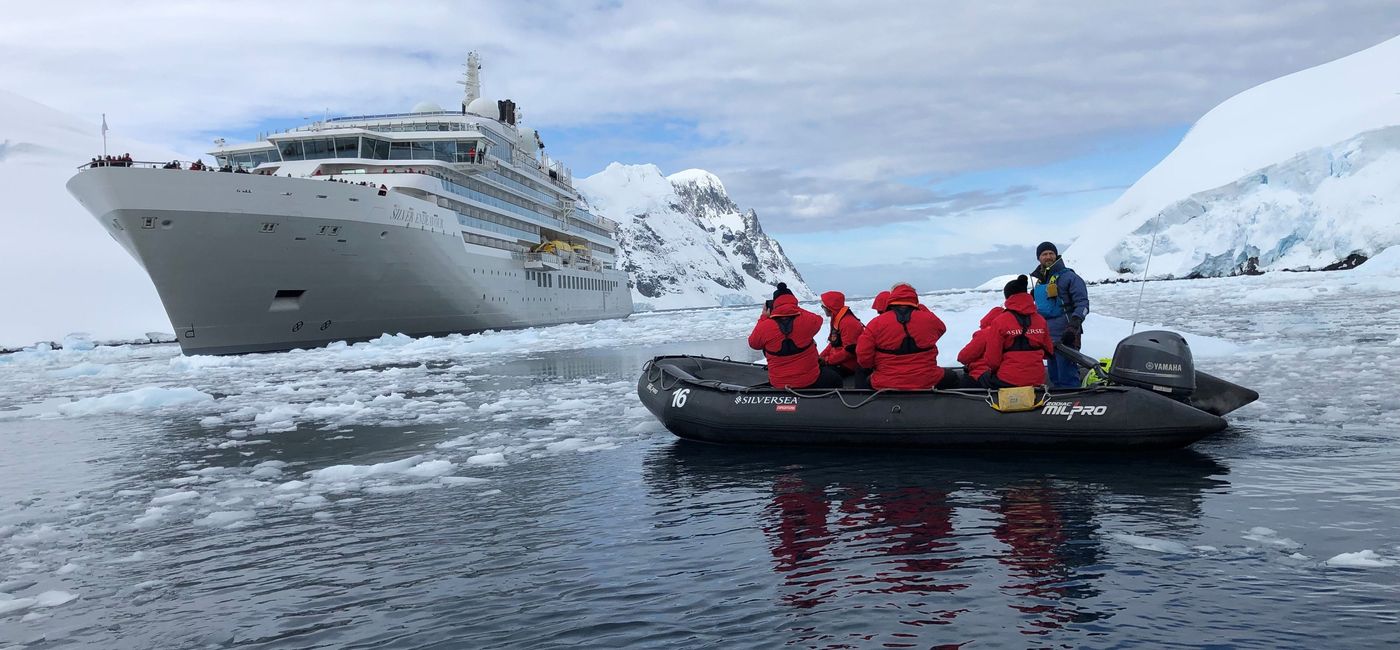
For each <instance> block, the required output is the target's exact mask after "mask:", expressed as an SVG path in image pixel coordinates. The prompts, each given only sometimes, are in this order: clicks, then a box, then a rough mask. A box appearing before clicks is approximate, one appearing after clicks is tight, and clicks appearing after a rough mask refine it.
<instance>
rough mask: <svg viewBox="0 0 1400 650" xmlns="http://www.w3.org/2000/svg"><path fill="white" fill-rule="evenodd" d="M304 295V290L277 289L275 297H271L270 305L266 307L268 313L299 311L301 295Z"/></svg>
mask: <svg viewBox="0 0 1400 650" xmlns="http://www.w3.org/2000/svg"><path fill="white" fill-rule="evenodd" d="M304 293H306V290H305V289H278V290H277V295H275V296H273V297H272V304H271V305H268V307H267V310H268V311H296V310H298V309H301V295H302V294H304Z"/></svg>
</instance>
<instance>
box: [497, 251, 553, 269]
mask: <svg viewBox="0 0 1400 650" xmlns="http://www.w3.org/2000/svg"><path fill="white" fill-rule="evenodd" d="M510 256H511V257H512V258H514V259H516V260H519V261H521V262H523V263H524V264H525V268H527V269H532V270H538V271H558V270H559V269H561V268H564V266H565V264H564V261H563V260H562V259H561V258H560V257H559V256H558V255H555V254H554V253H511V255H510Z"/></svg>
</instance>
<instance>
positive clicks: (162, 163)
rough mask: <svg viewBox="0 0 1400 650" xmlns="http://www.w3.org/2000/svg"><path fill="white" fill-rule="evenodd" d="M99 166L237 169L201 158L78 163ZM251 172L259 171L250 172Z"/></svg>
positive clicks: (205, 170) (226, 170) (223, 170)
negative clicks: (196, 164) (224, 166)
mask: <svg viewBox="0 0 1400 650" xmlns="http://www.w3.org/2000/svg"><path fill="white" fill-rule="evenodd" d="M196 162H197V163H199V164H200V167H197V168H195V169H190V165H193V164H194V163H196ZM175 164H179V167H174V166H172V165H175ZM98 167H139V168H142V169H178V170H180V171H187V172H188V171H195V172H218V171H222V172H231V171H235V169H236V168H234V167H229V168H227V169H222V168H220V167H218V166H216V165H211V164H209V163H206V162H204V161H203V160H199V159H195V160H127V159H122V160H90V161H88V162H85V163H83V164H81V165H78V167H77V168H78V169H96V168H98ZM249 173H257V172H249Z"/></svg>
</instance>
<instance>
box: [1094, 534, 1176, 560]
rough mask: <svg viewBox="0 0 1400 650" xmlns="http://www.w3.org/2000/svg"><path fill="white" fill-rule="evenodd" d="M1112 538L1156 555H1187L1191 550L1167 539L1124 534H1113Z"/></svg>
mask: <svg viewBox="0 0 1400 650" xmlns="http://www.w3.org/2000/svg"><path fill="white" fill-rule="evenodd" d="M1113 538H1114V539H1116V540H1118V541H1120V542H1123V543H1124V544H1127V545H1128V546H1132V547H1134V548H1140V549H1143V550H1145V551H1156V552H1158V553H1171V554H1174V555H1187V554H1190V553H1191V549H1190V548H1188V547H1187V546H1186V545H1185V544H1182V543H1180V542H1173V541H1171V540H1168V539H1158V538H1155V537H1144V536H1142V535H1129V534H1126V533H1114V534H1113Z"/></svg>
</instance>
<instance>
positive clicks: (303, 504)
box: [292, 494, 330, 510]
mask: <svg viewBox="0 0 1400 650" xmlns="http://www.w3.org/2000/svg"><path fill="white" fill-rule="evenodd" d="M327 503H330V499H327V498H326V497H323V496H321V495H319V494H309V495H307V496H304V497H302V498H300V499H297V500H296V501H295V502H294V503H292V509H293V510H309V509H312V508H320V507H321V506H324V505H326V504H327Z"/></svg>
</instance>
